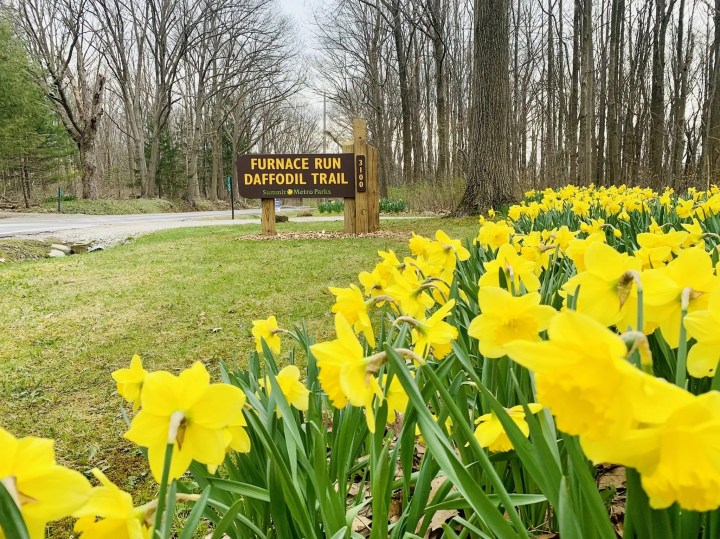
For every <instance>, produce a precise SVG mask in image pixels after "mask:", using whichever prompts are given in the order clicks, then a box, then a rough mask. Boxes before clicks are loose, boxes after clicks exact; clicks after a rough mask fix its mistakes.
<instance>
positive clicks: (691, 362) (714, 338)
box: [684, 290, 720, 378]
mask: <svg viewBox="0 0 720 539" xmlns="http://www.w3.org/2000/svg"><path fill="white" fill-rule="evenodd" d="M684 324H685V327H686V328H687V331H688V333H690V334H692V336H693V337H695V339H696V340H697V342H696V343H695V344H694V345H693V346H692V347H691V348H690V351H689V352H688V355H687V370H688V372H689V373H690V376H694V377H695V378H703V377H706V376H715V371H716V370H717V365H718V361H720V290H716V291H715V292H713V293H712V294H711V295H710V298H709V301H708V308H707V310H698V311H694V312H691V313H689V314H688V315H687V316H686V317H685V321H684Z"/></svg>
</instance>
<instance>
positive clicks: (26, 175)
mask: <svg viewBox="0 0 720 539" xmlns="http://www.w3.org/2000/svg"><path fill="white" fill-rule="evenodd" d="M20 162H21V165H20V167H21V173H22V194H23V202H24V203H25V207H26V208H29V207H30V197H31V192H30V172H29V171H28V164H27V159H26V158H25V157H21V158H20Z"/></svg>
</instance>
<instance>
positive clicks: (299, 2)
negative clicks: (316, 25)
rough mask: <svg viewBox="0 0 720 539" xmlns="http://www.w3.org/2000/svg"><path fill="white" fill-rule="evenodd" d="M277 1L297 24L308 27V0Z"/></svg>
mask: <svg viewBox="0 0 720 539" xmlns="http://www.w3.org/2000/svg"><path fill="white" fill-rule="evenodd" d="M278 3H279V4H280V6H281V7H282V8H283V9H284V10H285V12H286V13H287V14H288V15H290V17H291V18H292V19H293V21H294V22H295V23H296V24H298V26H304V27H306V28H307V27H308V25H309V24H310V20H311V10H310V1H309V0H278Z"/></svg>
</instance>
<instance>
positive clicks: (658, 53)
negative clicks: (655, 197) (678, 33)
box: [648, 0, 668, 190]
mask: <svg viewBox="0 0 720 539" xmlns="http://www.w3.org/2000/svg"><path fill="white" fill-rule="evenodd" d="M667 24H668V16H667V15H666V13H665V0H655V25H654V26H653V60H652V91H651V95H650V140H649V141H648V143H649V145H650V147H649V153H648V156H649V159H650V167H649V169H650V185H651V187H652V188H653V189H656V190H657V189H659V188H660V187H661V184H662V181H663V148H664V147H665V34H666V30H667Z"/></svg>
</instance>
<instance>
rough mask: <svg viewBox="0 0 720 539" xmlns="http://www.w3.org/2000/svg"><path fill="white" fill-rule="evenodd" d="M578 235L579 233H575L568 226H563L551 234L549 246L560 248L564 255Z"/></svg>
mask: <svg viewBox="0 0 720 539" xmlns="http://www.w3.org/2000/svg"><path fill="white" fill-rule="evenodd" d="M577 235H578V232H577V231H575V232H573V231H572V230H570V229H569V228H568V227H567V225H563V226H561V227H560V228H557V229H555V230H553V231H552V232H551V233H550V237H549V238H548V239H549V241H548V245H553V246H556V247H559V248H560V251H562V252H563V253H564V252H565V251H566V250H567V248H568V246H569V245H570V242H571V241H572V240H574V239H575V236H577Z"/></svg>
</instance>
